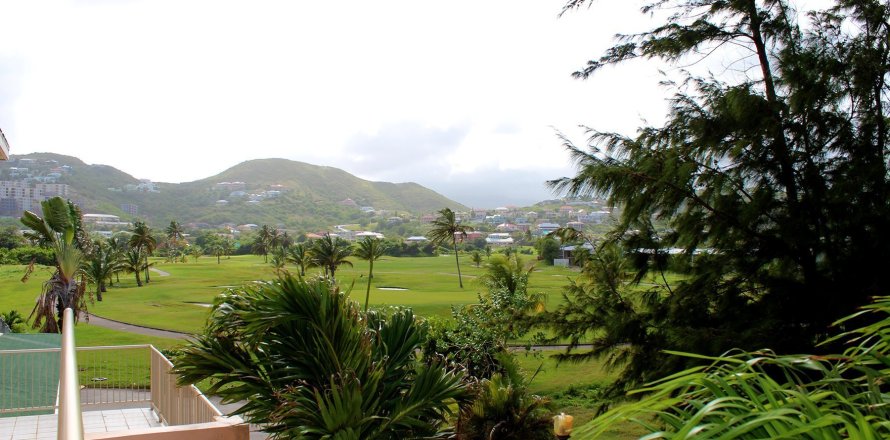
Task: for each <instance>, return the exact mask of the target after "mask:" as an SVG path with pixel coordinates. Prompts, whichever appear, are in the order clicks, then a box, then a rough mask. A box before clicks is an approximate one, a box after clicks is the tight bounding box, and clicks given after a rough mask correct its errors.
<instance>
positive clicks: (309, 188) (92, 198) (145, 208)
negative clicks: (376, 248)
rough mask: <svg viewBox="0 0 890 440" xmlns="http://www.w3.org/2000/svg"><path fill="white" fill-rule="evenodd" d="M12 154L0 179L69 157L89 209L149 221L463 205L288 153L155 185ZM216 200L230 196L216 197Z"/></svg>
mask: <svg viewBox="0 0 890 440" xmlns="http://www.w3.org/2000/svg"><path fill="white" fill-rule="evenodd" d="M11 159H12V160H10V161H9V162H6V163H3V164H0V179H2V180H15V179H21V178H22V177H21V176H17V177H16V176H12V175H11V173H10V172H9V168H10V167H21V166H22V165H20V164H19V163H18V162H17V160H18V159H33V160H34V161H35V162H36V163H31V164H30V173H31V174H32V175H33V176H41V175H43V176H45V175H46V174H47V173H48V171H49V169H50V168H53V167H59V166H63V165H68V166H69V167H70V171H69V172H67V173H64V174H63V175H62V176H61V177H59V178H58V179H57V182H58V183H65V184H68V185H70V187H71V191H72V195H71V198H72V199H73V200H74V201H75V202H76V203H78V205H80V206H81V207H82V208H83V209H84V212H87V213H91V212H101V213H108V214H115V215H120V216H121V217H123V218H125V219H131V216H129V215H126V214H125V213H124V212H123V211H121V209H120V205H121V204H124V203H132V204H136V205H138V206H139V214H138V217H139V218H142V219H145V220H147V221H148V222H149V223H151V224H163V223H165V222H168V221H169V220H171V219H177V220H178V221H180V222H183V223H191V222H194V223H208V224H210V225H217V224H221V223H235V224H244V223H256V224H271V225H280V226H285V227H290V228H302V229H312V228H323V227H327V226H329V225H331V224H337V223H347V222H354V221H355V220H357V219H359V218H361V217H362V216H363V214H362V212H361V211H360V210H359V208H358V207H360V206H371V207H373V208H374V209H376V210H387V211H391V212H392V213H393V214H394V215H395V214H397V213H401V214H413V215H417V214H421V213H425V212H431V211H434V210H437V209H441V208H442V207H446V206H447V207H452V208H455V209H460V208H465V207H464V206H462V205H461V204H460V203H457V202H455V201H453V200H450V199H448V198H446V197H444V196H442V195H440V194H438V193H436V192H435V191H432V190H430V189H428V188H425V187H423V186H421V185H418V184H416V183H389V182H371V181H368V180H364V179H361V178H358V177H356V176H353V175H352V174H349V173H347V172H346V171H343V170H341V169H337V168H333V167H324V166H317V165H312V164H308V163H304V162H297V161H292V160H287V159H257V160H251V161H247V162H243V163H241V164H239V165H236V166H234V167H232V168H229V169H227V170H225V171H223V172H222V173H219V174H217V175H215V176H212V177H208V178H206V179H201V180H197V181H194V182H185V183H179V184H175V183H156V187H157V190H158V191H157V192H149V191H136V190H130V191H127V190H125V188H126V187H127V185H130V186H134V185H137V184H139V183H140V181H139V179H136V178H135V177H133V176H131V175H129V174H127V173H125V172H123V171H120V170H118V169H116V168H114V167H111V166H107V165H88V164H86V163H84V162H83V161H81V160H80V159H78V158H75V157H70V156H63V155H59V154H52V153H33V154H27V155H20V156H13V157H12V158H11ZM48 161H53V162H48ZM220 182H244V183H245V187H244V188H243V191H244V193H245V194H243V195H234V196H233V195H232V193H233V190H232V189H231V188H219V187H217V186H216V184H217V183H220ZM112 188H114V189H117V190H111V189H112ZM269 190H275V191H280V194H278V195H277V196H276V197H267V198H264V199H262V200H254V201H252V202H251V201H250V199H251V197H250V194H260V193H263V192H264V191H269ZM254 199H256V197H254ZM346 199H352V200H353V201H354V202H355V205H356V206H344V205H341V203H340V202H342V201H344V200H346ZM219 200H226V203H222V202H219V203H218V201H219Z"/></svg>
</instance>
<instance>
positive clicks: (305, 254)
mask: <svg viewBox="0 0 890 440" xmlns="http://www.w3.org/2000/svg"><path fill="white" fill-rule="evenodd" d="M309 259H310V256H309V251H308V250H307V249H306V245H304V244H303V243H296V244H294V245H292V246H290V247H288V248H287V261H288V262H291V263H293V264H295V265H296V266H297V267H299V268H300V276H301V277H302V276H306V266H308V265H309V263H310V261H309Z"/></svg>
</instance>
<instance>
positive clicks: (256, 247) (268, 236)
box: [250, 225, 278, 263]
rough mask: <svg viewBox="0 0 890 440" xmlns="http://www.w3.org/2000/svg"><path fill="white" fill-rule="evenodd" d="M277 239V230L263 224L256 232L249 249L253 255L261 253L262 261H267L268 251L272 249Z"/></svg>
mask: <svg viewBox="0 0 890 440" xmlns="http://www.w3.org/2000/svg"><path fill="white" fill-rule="evenodd" d="M277 240H278V231H277V230H276V229H273V228H272V227H271V226H269V225H263V226H262V227H261V228H260V230H259V231H258V232H257V235H256V238H255V239H254V240H253V244H251V245H250V248H251V251H252V252H253V254H254V255H262V256H263V262H264V263H268V262H269V252H270V251H272V248H273V247H274V245H275V242H276V241H277Z"/></svg>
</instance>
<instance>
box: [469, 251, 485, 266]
mask: <svg viewBox="0 0 890 440" xmlns="http://www.w3.org/2000/svg"><path fill="white" fill-rule="evenodd" d="M470 260H472V261H473V264H475V265H476V267H479V266H480V265H481V264H482V254H480V253H479V251H473V254H472V255H470Z"/></svg>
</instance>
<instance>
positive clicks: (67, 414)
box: [56, 308, 83, 440]
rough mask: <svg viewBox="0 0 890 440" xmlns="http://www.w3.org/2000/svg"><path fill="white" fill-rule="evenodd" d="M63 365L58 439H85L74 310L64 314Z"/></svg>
mask: <svg viewBox="0 0 890 440" xmlns="http://www.w3.org/2000/svg"><path fill="white" fill-rule="evenodd" d="M61 364H62V366H61V369H60V371H59V418H58V431H57V436H56V438H57V439H58V440H83V414H82V413H81V408H80V383H79V381H78V379H77V348H76V347H75V344H74V311H73V310H71V309H70V308H68V309H65V312H64V313H63V314H62V362H61Z"/></svg>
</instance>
